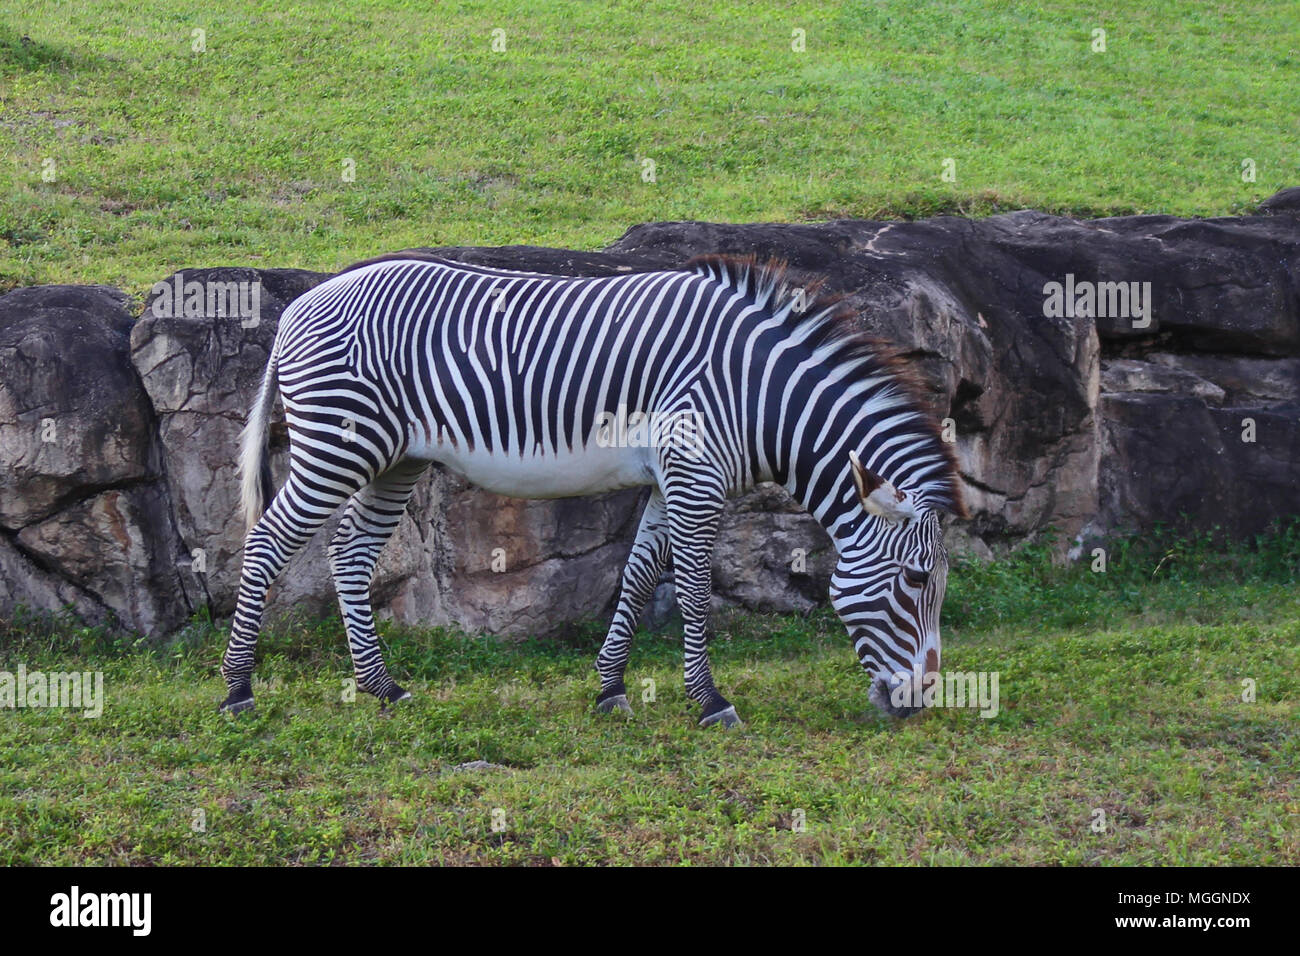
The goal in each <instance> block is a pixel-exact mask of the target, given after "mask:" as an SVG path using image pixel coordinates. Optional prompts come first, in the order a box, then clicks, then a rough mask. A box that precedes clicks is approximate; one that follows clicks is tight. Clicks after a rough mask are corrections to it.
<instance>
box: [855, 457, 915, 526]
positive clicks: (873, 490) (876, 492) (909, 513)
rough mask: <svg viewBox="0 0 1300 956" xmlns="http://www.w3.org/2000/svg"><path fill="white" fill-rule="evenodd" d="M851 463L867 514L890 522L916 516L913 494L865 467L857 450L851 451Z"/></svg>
mask: <svg viewBox="0 0 1300 956" xmlns="http://www.w3.org/2000/svg"><path fill="white" fill-rule="evenodd" d="M849 463H850V464H851V465H852V471H853V484H854V486H855V487H856V488H857V489H858V500H859V501H861V502H862V507H863V509H864V510H865V511H866V512H867V514H869V515H875V516H876V517H877V518H883V519H885V520H886V521H890V522H893V521H902V520H903V519H904V518H915V517H916V508H915V507H914V506H913V504H912V497H911V495H909V494H908V493H907V492H905V491H899V490H898V489H897V488H895V487H894V486H893V485H891V484H890V483H889V482H887V481H886V480H885V479H884V478H882V477H880V476H879V475H878V474H876V473H875V472H874V471H872V470H871V469H869V468H867V467H865V466H864V465H863V464H862V462H861V461H859V460H858V453H857V452H856V451H851V452H849Z"/></svg>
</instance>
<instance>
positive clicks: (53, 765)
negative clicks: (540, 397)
mask: <svg viewBox="0 0 1300 956" xmlns="http://www.w3.org/2000/svg"><path fill="white" fill-rule="evenodd" d="M1298 562H1300V533H1297V532H1296V531H1294V530H1293V531H1292V532H1291V533H1289V534H1284V535H1279V536H1277V537H1274V538H1271V539H1269V540H1267V541H1265V542H1263V544H1262V546H1259V547H1257V548H1253V549H1232V550H1230V551H1228V552H1226V553H1219V552H1216V551H1214V550H1213V549H1211V548H1209V547H1208V546H1207V545H1206V544H1205V543H1204V542H1194V543H1191V544H1189V543H1186V542H1178V541H1176V540H1174V539H1168V540H1164V541H1162V542H1160V543H1159V545H1158V546H1147V545H1137V546H1133V547H1130V548H1122V547H1121V548H1116V549H1115V551H1114V553H1113V554H1112V555H1111V558H1110V563H1109V566H1108V568H1107V570H1106V572H1105V573H1101V574H1099V573H1094V572H1093V571H1092V570H1091V567H1090V566H1089V565H1088V564H1087V563H1086V562H1085V563H1082V564H1079V565H1075V566H1071V567H1058V566H1056V565H1054V564H1053V563H1052V562H1051V560H1050V557H1049V555H1048V552H1047V550H1046V549H1044V548H1030V549H1028V550H1027V551H1025V552H1022V553H1021V554H1019V555H1017V556H1015V557H1012V558H1010V559H1008V560H1006V561H1003V562H1000V563H998V564H994V565H979V564H973V563H969V562H963V563H959V564H958V565H957V567H956V569H955V570H954V572H953V575H952V583H951V586H950V590H949V597H948V601H947V604H946V607H945V618H946V622H945V633H946V635H947V637H946V649H945V661H944V665H945V668H946V669H953V670H969V671H996V672H998V674H999V675H1000V676H999V686H1000V707H999V712H998V714H997V715H996V716H995V717H992V718H985V717H981V716H979V714H978V713H977V712H976V711H975V710H972V709H946V710H933V711H930V712H928V713H926V714H924V715H922V716H920V717H916V718H912V719H910V720H907V721H897V720H895V719H892V718H885V717H882V716H879V715H878V714H877V713H876V712H875V711H874V710H873V709H872V708H871V707H870V706H869V705H868V704H867V701H866V689H867V686H866V679H865V677H864V675H863V674H862V673H861V672H860V670H859V669H858V667H857V664H856V662H855V661H854V659H853V654H852V651H851V649H850V647H849V644H848V640H847V638H846V637H845V635H844V634H843V633H842V631H841V629H840V627H839V625H838V623H837V622H836V621H835V620H834V619H833V618H832V617H831V616H830V615H829V614H827V613H817V614H814V615H812V616H810V617H808V618H806V619H800V618H790V617H784V618H782V617H764V616H760V615H754V614H732V615H728V616H726V617H725V618H723V619H722V620H720V621H719V622H718V623H719V635H718V637H717V639H716V641H715V645H714V647H715V649H714V663H715V672H716V673H717V675H718V678H719V681H720V686H721V687H722V688H723V689H724V691H726V692H727V693H728V694H729V696H730V697H731V698H732V699H733V700H734V701H735V702H736V703H737V705H738V708H739V709H740V711H741V714H742V716H744V717H745V718H746V724H745V726H744V728H743V729H741V730H739V731H724V730H721V729H719V728H711V729H709V730H700V729H698V728H696V727H695V726H694V719H693V713H694V707H693V706H690V705H688V702H687V701H686V699H685V696H684V694H683V691H682V689H681V684H680V677H679V666H680V647H679V644H678V642H677V641H676V640H675V638H673V637H672V635H670V634H642V635H641V636H640V640H639V643H638V644H637V646H636V647H635V648H634V651H633V657H632V667H631V670H630V671H629V678H630V680H629V686H630V687H632V688H633V700H634V705H635V706H636V710H637V713H636V714H635V716H634V717H632V718H630V719H623V718H618V717H604V716H600V715H597V714H595V713H593V710H592V707H591V703H592V699H593V697H594V694H595V692H596V687H597V685H596V681H595V676H594V674H593V673H592V671H591V661H592V658H593V655H594V653H595V648H596V646H597V645H598V643H599V639H600V634H599V629H598V628H597V627H596V626H594V625H593V626H592V627H591V628H587V629H584V630H583V631H581V632H580V633H578V634H576V635H574V636H572V637H571V638H570V639H569V640H566V641H562V642H554V641H551V642H544V641H530V642H525V643H522V644H507V643H502V642H497V641H493V640H491V639H485V638H466V637H464V636H460V635H455V634H452V633H448V632H446V631H440V630H435V631H429V630H419V629H413V628H398V627H389V628H388V629H387V631H386V638H387V641H388V643H389V646H390V660H391V661H392V663H393V669H394V673H395V674H397V675H399V677H404V678H406V681H405V682H406V683H408V684H409V686H411V688H412V690H413V691H415V693H416V697H415V698H414V699H413V700H412V701H409V702H407V703H406V704H405V705H403V706H401V707H400V708H399V709H397V710H396V711H395V712H394V713H392V714H391V715H390V716H381V715H380V714H379V712H378V707H377V704H376V703H375V702H374V701H373V700H371V699H369V698H365V697H364V696H363V699H361V700H359V701H357V702H356V703H348V702H345V700H344V694H343V693H342V690H343V686H344V685H343V682H344V680H345V679H346V678H347V677H348V674H349V670H348V666H347V661H346V655H345V652H344V650H343V637H342V631H341V628H340V625H339V623H338V622H337V621H326V622H318V623H310V622H303V623H300V624H296V625H294V624H290V625H286V626H284V627H281V628H279V629H278V630H276V631H275V632H274V633H273V634H272V635H269V636H268V638H267V639H266V640H265V641H264V643H263V650H262V658H263V659H262V662H261V664H260V666H259V677H260V679H261V681H262V686H260V687H259V688H258V709H257V710H256V711H255V712H254V713H253V714H250V715H242V716H240V717H235V718H232V717H226V716H219V715H217V714H216V713H215V704H216V702H217V701H218V700H219V699H220V697H221V696H222V685H221V683H220V681H219V680H218V679H217V677H216V676H215V661H216V658H217V655H218V654H219V652H220V649H221V646H222V643H223V641H224V635H223V633H221V632H220V630H218V629H215V628H213V627H212V626H211V625H207V624H204V623H203V622H196V623H195V625H194V626H193V627H192V628H191V629H190V630H189V631H188V632H187V634H186V636H185V637H184V638H182V639H181V640H178V641H176V642H174V643H172V644H170V645H166V646H154V647H150V646H146V645H144V644H142V643H133V642H131V641H128V640H123V639H121V638H114V637H112V636H111V635H108V634H105V633H103V632H99V631H87V630H80V631H78V630H76V629H73V628H69V627H66V626H53V627H49V626H45V627H42V626H39V625H38V624H37V623H35V622H25V623H23V622H20V623H19V624H17V625H13V626H11V627H10V628H9V629H8V631H6V632H5V633H3V634H0V646H3V647H4V648H5V650H4V651H3V653H2V654H0V668H3V669H8V670H10V671H13V670H14V669H15V668H16V667H17V665H18V664H19V663H22V664H24V665H25V666H26V667H27V668H28V670H32V669H35V668H38V667H43V668H45V669H47V670H59V669H63V670H72V669H77V670H85V669H100V670H102V671H103V672H104V683H105V697H106V703H105V705H104V712H103V715H102V716H101V717H99V718H97V719H94V718H89V719H88V718H83V717H81V716H78V715H75V714H69V713H66V712H59V711H54V710H35V709H28V710H14V711H8V712H0V821H3V825H0V864H13V863H27V864H30V863H41V864H67V863H93V864H133V865H139V864H214V863H220V864H226V863H229V864H285V863H289V864H326V863H329V864H359V863H402V864H425V863H451V862H456V863H525V864H538V865H554V864H564V865H567V864H581V863H700V864H725V863H810V864H836V863H890V864H912V863H927V864H929V863H944V864H955V863H1018V864H1094V863H1106V864H1227V863H1235V864H1248V865H1253V864H1291V865H1294V864H1296V863H1300V792H1298V787H1297V779H1298V778H1297V770H1298V769H1300V738H1298V736H1297V731H1298V730H1300V721H1298V717H1300V707H1298V705H1300V676H1298V675H1300V640H1298V639H1297V638H1298V637H1300V591H1297V589H1296V580H1297V577H1298V576H1300V574H1298V572H1297V567H1298ZM647 678H648V679H651V680H652V681H653V682H654V684H655V688H654V690H655V694H654V696H655V698H656V699H655V700H654V701H653V702H643V701H640V700H638V698H639V697H640V696H641V694H642V692H643V691H644V690H645V689H646V687H645V685H644V684H643V683H642V681H644V680H645V679H647ZM1246 681H1250V682H1252V686H1253V688H1254V691H1255V693H1254V699H1253V700H1247V699H1243V695H1244V691H1245V688H1246V686H1247V685H1246V684H1245V683H1243V682H1246ZM1245 696H1247V697H1248V696H1250V695H1245ZM475 761H486V762H488V763H490V764H492V765H494V766H492V767H487V768H483V767H474V766H465V765H467V764H473V762H475ZM1098 811H1102V812H1103V814H1104V815H1103V814H1099V813H1098Z"/></svg>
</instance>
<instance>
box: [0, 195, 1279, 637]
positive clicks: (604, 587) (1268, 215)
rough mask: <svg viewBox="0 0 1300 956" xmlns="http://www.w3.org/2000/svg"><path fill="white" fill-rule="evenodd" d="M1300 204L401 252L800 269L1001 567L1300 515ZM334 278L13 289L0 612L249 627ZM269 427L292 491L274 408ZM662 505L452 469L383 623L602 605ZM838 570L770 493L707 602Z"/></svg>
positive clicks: (563, 263) (569, 614)
mask: <svg viewBox="0 0 1300 956" xmlns="http://www.w3.org/2000/svg"><path fill="white" fill-rule="evenodd" d="M1298 196H1300V190H1286V191H1283V192H1282V193H1279V194H1278V195H1277V196H1275V197H1273V199H1271V200H1269V201H1268V202H1267V203H1265V204H1264V206H1263V207H1262V208H1261V211H1260V213H1259V214H1258V215H1252V216H1243V217H1238V218H1220V219H1208V220H1181V219H1175V218H1172V217H1166V216H1132V217H1124V218H1115V219H1104V220H1097V221H1093V222H1079V221H1075V220H1071V219H1066V218H1061V217H1055V216H1048V215H1045V214H1042V213H1037V212H1029V211H1026V212H1018V213H1011V214H1008V215H1004V216H994V217H991V218H989V219H985V220H980V221H970V220H965V219H959V218H954V217H939V218H936V219H931V220H926V221H921V222H895V223H883V222H868V221H847V220H846V221H840V222H831V223H823V224H816V225H779V224H753V225H718V224H710V223H696V222H676V223H651V224H646V225H642V226H636V227H634V228H632V229H629V230H628V232H627V233H626V234H625V235H624V236H623V237H622V238H621V239H619V240H618V241H617V242H615V243H614V244H612V245H611V246H610V247H609V248H608V249H606V250H604V251H602V252H577V251H572V250H559V249H544V248H538V247H533V246H507V247H500V248H470V247H454V248H444V249H439V250H408V252H410V253H411V254H415V255H421V254H423V255H428V254H436V255H438V256H443V257H448V258H455V259H461V260H464V261H467V262H475V263H481V264H485V265H495V266H503V267H506V268H513V269H524V270H535V271H546V272H556V273H562V274H573V275H601V274H617V273H625V272H630V271H640V270H646V269H655V268H677V267H680V266H682V265H683V264H684V263H685V262H686V261H687V260H689V259H690V258H691V257H693V256H695V255H698V254H702V253H709V252H723V253H732V254H741V255H748V254H753V255H756V256H757V257H759V258H780V259H784V260H786V261H787V262H788V263H789V264H790V269H791V279H792V281H793V282H795V283H797V284H808V283H810V282H813V281H815V280H816V279H818V278H820V279H821V280H822V281H823V282H824V288H825V289H826V290H827V291H829V292H832V293H838V294H840V295H842V296H843V297H845V299H846V300H847V301H848V303H849V304H850V305H852V306H854V307H856V308H857V309H858V311H859V318H858V320H857V321H859V322H860V323H861V325H862V327H863V328H864V329H866V330H868V331H869V332H871V333H873V334H876V335H878V336H880V337H882V338H885V339H887V340H889V341H891V342H893V343H894V344H895V345H896V347H897V348H898V350H899V351H900V352H901V353H902V355H903V357H904V358H905V359H906V360H907V362H908V363H909V364H910V366H911V369H912V371H913V372H914V374H915V377H916V379H917V387H918V390H919V397H920V398H921V400H922V402H923V403H925V404H926V406H927V407H928V408H929V410H930V411H931V412H933V414H934V415H935V416H936V418H939V419H943V420H946V421H945V422H944V424H945V426H946V432H947V433H948V434H949V435H951V437H952V440H953V441H954V444H955V450H956V453H957V457H958V460H959V463H960V467H961V472H962V477H963V480H964V482H965V492H966V497H967V500H968V503H969V505H970V507H971V511H972V520H971V521H970V522H969V523H966V524H964V525H962V526H961V527H960V528H958V529H957V532H956V533H955V534H954V535H953V538H954V540H960V542H961V544H962V546H963V547H965V548H968V549H969V550H972V551H974V552H976V553H978V554H981V555H986V556H987V555H992V554H993V553H995V552H996V550H997V547H998V546H999V545H1001V544H1006V543H1014V542H1015V541H1017V540H1020V539H1022V538H1024V537H1026V536H1030V535H1034V534H1037V533H1038V532H1040V531H1042V530H1043V529H1044V528H1047V527H1054V528H1056V529H1057V530H1058V531H1060V532H1064V533H1065V534H1066V535H1071V534H1074V533H1076V532H1081V531H1086V532H1088V533H1094V532H1098V531H1100V532H1103V533H1104V532H1106V531H1107V530H1110V529H1114V528H1119V527H1125V528H1141V527H1146V526H1149V525H1151V524H1154V523H1178V522H1180V521H1186V522H1189V523H1190V524H1192V525H1193V526H1196V527H1213V526H1217V527H1220V528H1221V529H1223V530H1224V531H1225V532H1227V533H1229V534H1231V535H1237V536H1240V535H1248V534H1251V533H1253V532H1255V531H1258V530H1261V529H1262V528H1264V527H1266V526H1267V525H1268V524H1269V523H1270V522H1271V521H1273V520H1274V519H1276V518H1277V517H1279V516H1283V515H1291V514H1296V513H1297V512H1298V511H1300V487H1298V486H1300V481H1298V478H1297V476H1300V445H1298V431H1300V429H1298V425H1297V423H1298V422H1300V319H1298V316H1300V285H1298V281H1300V280H1298V279H1297V275H1300V269H1297V266H1298V265H1300V198H1297V197H1298ZM326 277H327V276H326V275H325V274H323V273H310V272H302V271H300V270H251V269H206V270H187V271H185V272H183V273H178V274H177V275H176V276H172V277H170V278H169V279H168V280H165V281H164V283H163V284H160V286H159V287H157V288H156V289H155V290H154V291H153V293H152V294H151V296H150V297H149V299H148V301H147V302H146V304H145V311H144V314H143V315H142V316H141V317H140V319H139V320H138V321H137V322H135V324H134V327H132V326H131V321H130V316H129V315H128V314H127V312H126V299H125V297H124V296H122V295H121V294H120V293H117V292H116V291H114V290H109V289H104V288H101V287H46V288H41V289H28V290H18V291H16V292H13V293H10V294H9V295H7V296H5V297H3V298H0V452H3V454H4V464H5V468H4V470H3V472H0V491H3V496H2V497H0V614H4V615H6V616H10V615H12V614H15V613H17V608H18V606H19V605H23V606H26V607H29V608H34V609H38V610H39V609H46V610H58V609H60V608H64V607H66V608H68V609H70V611H71V613H72V614H73V615H74V616H76V617H78V618H80V619H83V620H93V621H112V620H115V619H117V620H120V621H122V622H124V623H125V624H127V625H128V626H130V627H132V628H135V629H137V630H142V631H146V632H152V633H163V632H166V631H167V630H168V629H171V628H174V627H175V626H176V624H177V623H179V622H180V621H181V620H183V619H184V617H185V616H186V615H188V614H189V613H191V612H192V611H193V610H196V609H198V608H201V607H204V606H207V607H210V608H211V609H212V610H213V611H215V612H216V613H217V614H227V613H229V612H230V610H231V609H232V608H233V606H234V600H235V592H236V587H237V583H238V575H239V563H240V549H241V546H242V541H243V532H244V529H243V528H242V527H241V526H240V523H239V508H238V500H237V499H238V489H237V483H236V480H235V458H236V443H237V436H238V434H239V431H240V429H241V428H242V425H243V422H244V418H245V416H246V414H247V410H248V406H249V404H250V403H251V401H252V399H253V397H254V395H255V392H256V389H257V386H258V383H259V382H260V379H261V376H262V373H263V370H264V367H265V363H266V356H267V352H268V350H269V348H270V345H271V342H272V340H273V338H274V334H275V328H276V325H277V323H278V320H279V316H280V314H281V313H282V312H283V310H284V308H286V307H287V305H288V304H289V303H290V302H291V301H292V300H293V299H294V298H296V297H297V296H298V295H301V294H302V293H303V292H304V291H306V290H307V289H310V288H312V287H313V286H314V285H316V284H317V283H319V282H320V281H322V280H323V279H325V278H326ZM178 283H179V284H178ZM254 290H255V293H256V301H255V302H254V294H253V293H254ZM218 293H221V294H220V295H219V294H218ZM227 294H229V295H227ZM242 306H248V307H249V308H248V309H247V310H245V309H243V308H241V307H242ZM254 306H255V308H254ZM128 330H129V336H130V341H129V350H128V343H127V335H128ZM50 421H52V422H53V423H54V430H53V432H49V431H48V430H47V427H46V426H47V425H48V423H49V422H50ZM46 434H52V435H53V436H54V439H55V440H54V441H43V440H42V438H43V436H44V435H46ZM1251 439H1253V440H1251ZM271 444H272V468H273V472H274V473H275V475H276V477H277V480H278V481H283V478H284V472H285V464H286V447H285V446H286V441H285V433H284V429H283V422H282V418H281V417H280V414H279V412H278V411H277V413H276V415H275V416H274V417H273V423H272V443H271ZM643 498H644V493H643V492H637V491H630V492H623V493H619V494H612V495H605V496H601V497H598V498H593V499H581V500H575V501H560V502H548V501H541V502H523V501H517V500H512V499H508V498H500V497H497V496H493V495H488V494H485V493H483V492H480V491H478V490H476V489H473V488H470V487H468V486H467V485H466V484H465V482H464V481H463V480H462V479H460V478H458V477H456V476H454V475H451V474H448V473H446V472H443V471H440V470H436V469H435V470H432V471H431V472H430V474H429V476H428V477H427V478H426V479H425V480H424V481H422V482H421V483H420V485H419V487H418V488H417V490H416V493H415V496H414V498H413V501H412V504H411V507H410V509H409V511H408V515H407V517H406V518H405V519H404V521H403V523H402V525H401V526H400V527H399V529H398V531H397V533H396V535H395V536H394V539H393V541H392V542H391V543H390V545H389V547H388V548H387V549H386V551H385V552H384V554H383V556H382V558H381V560H380V563H379V568H378V573H377V575H376V581H375V598H376V603H377V605H378V606H379V607H378V610H379V613H380V614H381V615H384V614H388V615H392V616H393V617H396V618H398V619H400V620H403V621H410V622H418V621H422V622H431V623H455V624H459V625H461V626H464V627H466V628H467V629H470V630H487V631H492V632H495V633H501V634H524V633H541V632H546V631H551V630H554V629H556V628H557V627H561V626H563V625H565V624H566V623H569V622H573V621H577V620H582V619H587V618H593V617H596V618H601V617H604V616H605V615H607V614H608V611H609V609H610V606H611V603H612V601H613V599H614V597H615V594H616V591H617V582H618V576H619V573H620V571H621V567H622V563H623V560H624V558H625V556H626V553H627V549H628V546H629V544H630V542H631V538H632V535H633V534H634V531H635V527H636V521H637V514H638V511H639V507H640V503H641V501H642V500H643ZM331 530H332V525H331V526H329V527H327V528H326V529H325V530H324V532H322V534H321V535H319V536H318V537H317V539H316V540H315V541H314V542H313V543H312V544H311V545H310V546H309V548H308V549H307V550H306V551H305V552H304V553H303V554H302V555H301V556H300V557H299V558H298V559H297V560H296V562H295V563H294V564H293V565H292V566H291V567H290V569H289V571H288V572H287V573H286V575H285V576H284V577H283V578H282V579H281V582H280V583H279V584H278V585H277V586H276V587H275V588H274V589H273V590H272V596H271V607H272V615H273V616H274V615H278V614H281V613H284V612H287V611H290V610H298V611H305V612H307V613H313V614H314V613H318V612H320V611H324V610H327V609H330V608H331V607H332V606H333V603H334V595H333V590H332V587H331V584H330V581H329V576H328V567H327V562H326V560H325V545H326V543H327V541H328V536H329V533H330V531H331ZM833 562H834V554H833V552H832V550H831V549H830V546H829V542H828V541H827V540H826V537H825V535H824V534H823V533H822V531H821V529H820V528H819V527H818V526H817V525H816V523H815V522H814V521H813V520H812V519H811V518H809V517H808V516H807V515H806V514H804V513H802V512H801V511H800V510H799V509H798V508H797V506H795V505H794V503H793V502H791V501H790V500H789V498H788V497H787V496H786V495H785V493H784V492H783V491H782V490H781V489H779V488H776V487H772V486H764V487H760V488H758V489H755V490H753V491H751V492H750V493H748V494H746V495H743V496H741V497H740V498H738V499H737V500H735V501H733V502H731V503H730V504H729V506H728V509H727V512H726V514H725V515H724V518H723V521H722V525H721V529H720V535H719V543H718V549H717V553H716V555H715V563H714V579H715V599H716V601H717V602H718V603H720V604H728V603H734V604H741V605H744V606H748V607H754V608H762V609H768V610H782V611H784V610H805V609H807V608H809V607H811V606H812V605H813V604H815V603H817V602H819V601H821V600H823V599H824V595H825V590H826V579H827V577H828V576H829V574H830V571H831V569H832V567H833ZM667 593H669V589H667V588H662V589H661V591H660V593H659V595H658V596H657V602H658V604H657V607H658V616H659V617H660V618H662V617H663V611H664V607H663V604H664V601H663V598H664V596H665V595H666V594H667Z"/></svg>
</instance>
